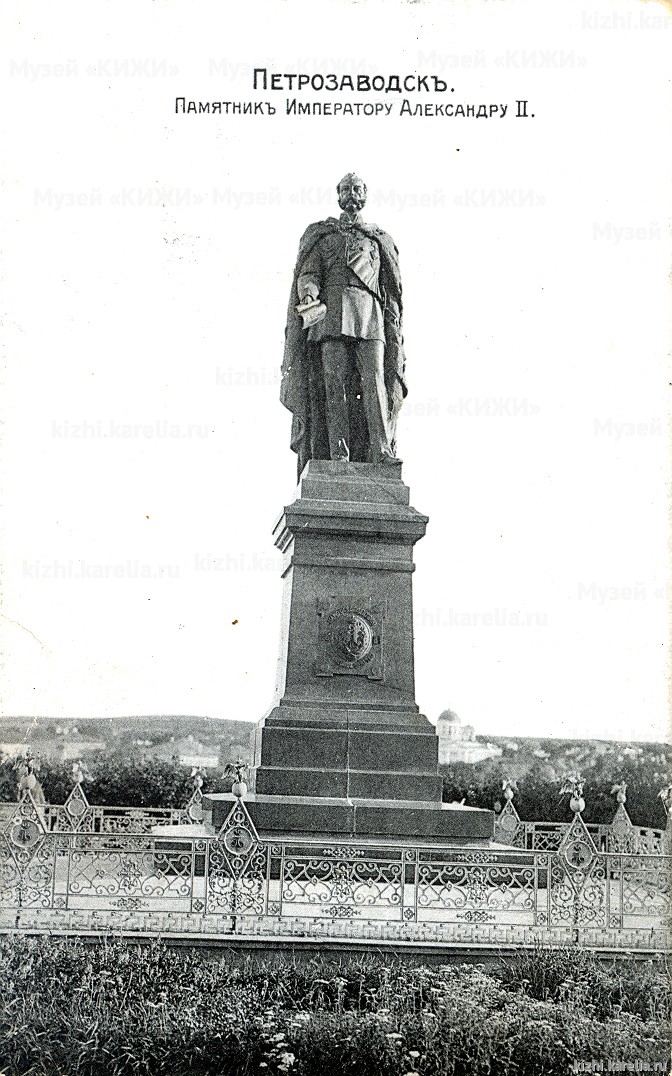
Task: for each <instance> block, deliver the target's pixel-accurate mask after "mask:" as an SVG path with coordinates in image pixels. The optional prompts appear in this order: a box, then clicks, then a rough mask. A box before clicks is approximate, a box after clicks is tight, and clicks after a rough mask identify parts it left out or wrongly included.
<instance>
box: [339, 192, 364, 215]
mask: <svg viewBox="0 0 672 1076" xmlns="http://www.w3.org/2000/svg"><path fill="white" fill-rule="evenodd" d="M365 202H366V198H364V197H363V196H362V197H360V195H357V194H344V195H343V196H342V197H341V198H339V199H338V204H339V206H340V207H341V209H343V210H345V211H346V212H347V213H359V211H360V209H363V208H364V203H365Z"/></svg>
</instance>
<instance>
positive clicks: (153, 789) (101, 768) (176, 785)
mask: <svg viewBox="0 0 672 1076" xmlns="http://www.w3.org/2000/svg"><path fill="white" fill-rule="evenodd" d="M72 770H73V764H72V762H54V761H50V760H48V759H46V760H44V761H40V762H39V769H38V770H37V771H36V772H37V777H38V779H39V782H40V785H41V787H42V790H43V793H44V799H45V802H46V803H64V802H65V800H66V799H67V797H68V795H69V794H70V792H72V788H73V783H74V782H73V777H72ZM191 773H192V770H191V767H189V766H181V765H180V764H179V762H177V761H172V762H165V761H163V760H161V759H155V758H145V757H140V758H137V759H133V758H129V757H128V756H127V755H122V754H113V755H104V756H101V757H99V758H96V759H92V760H91V761H90V762H88V761H87V763H86V778H85V780H84V782H83V785H82V787H83V789H84V792H85V793H86V796H87V799H88V800H89V803H93V804H96V806H101V807H183V806H184V805H185V803H186V802H187V801H188V799H189V797H190V795H191V793H192V792H193V781H192V779H191ZM202 776H203V792H229V791H230V790H231V778H225V777H223V776H222V774H221V771H220V770H215V771H212V770H206V771H203V772H202ZM16 798H17V771H16V770H15V768H14V760H13V759H6V760H5V761H4V762H3V763H2V764H0V800H5V801H7V800H15V799H16ZM0 1076H1V1074H0Z"/></svg>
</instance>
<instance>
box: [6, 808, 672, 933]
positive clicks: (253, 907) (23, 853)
mask: <svg viewBox="0 0 672 1076" xmlns="http://www.w3.org/2000/svg"><path fill="white" fill-rule="evenodd" d="M83 814H84V812H80V815H83ZM170 830H171V827H169V826H166V827H165V828H164V830H163V832H161V833H155V834H147V833H128V832H89V831H85V832H81V831H77V830H69V831H64V832H60V831H59V830H58V829H56V830H52V829H50V828H49V822H48V818H47V816H46V813H45V811H44V810H43V809H42V808H40V806H39V805H36V804H35V803H34V801H33V800H32V798H31V797H30V796H29V795H28V796H26V797H24V799H23V800H22V801H21V802H20V803H19V804H16V805H15V807H14V811H13V814H12V815H11V817H10V818H9V819H8V820H6V823H5V826H4V830H3V831H2V832H0V916H2V920H1V921H2V923H3V925H4V926H5V927H6V928H7V927H10V926H14V927H16V926H18V927H19V928H21V927H23V928H24V929H31V928H32V929H35V928H37V929H39V928H40V927H41V926H42V925H43V928H44V929H50V928H51V926H52V925H53V919H50V918H49V917H50V916H53V915H57V916H60V917H61V918H60V919H58V920H57V922H58V924H60V925H64V926H67V925H68V924H69V923H75V924H76V925H78V926H79V927H80V928H83V927H84V926H85V925H86V924H89V928H90V929H100V928H101V926H105V925H107V926H114V927H115V928H116V929H128V930H133V929H134V928H135V929H140V927H139V926H138V923H141V927H142V929H143V930H145V931H150V932H151V931H153V930H155V931H157V932H162V933H165V932H167V931H170V930H176V929H179V930H182V931H191V932H194V933H198V932H202V933H208V932H210V933H221V934H227V933H228V934H232V933H233V934H242V935H246V934H259V935H284V934H288V933H289V934H292V933H293V934H303V935H305V936H308V937H310V936H322V937H325V936H338V937H344V936H348V937H362V938H367V937H376V938H381V939H384V938H390V939H394V938H400V939H407V940H408V939H410V940H414V939H415V940H429V941H433V940H434V941H440V942H445V943H447V944H451V943H453V944H459V943H460V942H461V941H462V942H464V941H465V939H466V940H471V941H476V942H477V943H479V944H486V943H491V944H499V943H500V942H501V941H502V940H503V939H504V940H505V939H506V938H511V939H513V942H514V943H515V941H516V940H517V939H520V938H521V937H522V938H523V940H524V943H525V944H531V943H532V942H533V941H535V940H542V941H545V942H547V943H548V942H553V941H555V942H558V941H574V942H576V943H578V944H582V943H583V944H590V945H603V946H606V947H611V948H615V949H618V948H619V947H620V948H622V949H630V948H632V947H633V946H634V947H637V946H639V947H644V948H646V947H648V948H653V949H655V948H658V949H660V948H665V947H666V946H667V944H668V940H669V927H670V922H669V916H670V892H669V882H670V857H668V856H662V855H660V854H639V853H627V852H611V851H603V850H601V849H600V847H599V843H598V842H599V835H598V836H596V835H595V834H594V831H593V830H592V829H591V828H590V827H588V826H586V825H585V823H584V822H583V820H582V818H581V816H580V815H579V814H577V815H576V816H575V818H574V820H573V822H572V823H571V824H570V825H569V826H568V827H565V828H564V830H563V831H562V840H561V842H560V844H559V846H558V848H557V849H556V850H543V851H539V850H535V849H531V850H526V849H520V848H515V847H508V848H507V847H503V846H500V847H497V846H491V847H487V848H445V847H444V848H441V847H437V846H421V845H415V846H413V845H411V844H410V842H409V843H406V844H395V843H394V842H390V841H381V842H380V843H379V844H376V845H374V844H372V843H365V842H358V841H355V840H349V841H348V842H347V843H339V842H338V841H336V840H334V841H329V842H324V841H319V842H318V841H316V840H312V841H311V840H308V839H305V840H296V839H295V840H292V841H291V842H289V841H287V842H272V841H265V840H262V839H260V837H259V835H258V833H257V832H256V830H255V828H254V825H253V823H252V820H251V818H250V815H249V813H248V811H247V808H246V806H245V804H244V803H243V802H242V801H240V800H237V799H232V801H231V809H230V811H229V814H228V816H227V818H226V820H225V821H224V824H223V825H222V827H221V829H220V830H219V832H218V833H216V834H209V833H207V832H206V830H205V829H203V830H202V832H200V833H199V834H198V835H189V834H185V835H182V834H171V832H170ZM140 916H141V917H142V919H139V918H138V917H140ZM68 917H70V918H68ZM134 917H135V918H134ZM176 923H179V926H176ZM345 931H347V932H348V933H347V934H346V933H344V932H345ZM339 932H340V933H339ZM521 932H522V934H521Z"/></svg>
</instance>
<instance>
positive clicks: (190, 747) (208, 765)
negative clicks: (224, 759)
mask: <svg viewBox="0 0 672 1076" xmlns="http://www.w3.org/2000/svg"><path fill="white" fill-rule="evenodd" d="M150 753H151V754H152V755H153V756H154V757H155V758H160V759H163V760H164V761H165V762H170V761H171V760H172V759H174V758H176V759H177V761H178V762H179V763H180V765H181V766H196V767H202V768H203V769H204V770H214V769H215V768H216V767H217V766H219V752H218V751H217V748H216V747H212V746H207V747H206V746H205V744H202V743H199V741H198V740H197V739H195V737H194V736H192V734H191V733H189V735H188V736H183V737H182V738H181V739H179V740H176V739H175V737H174V736H171V738H170V739H169V740H166V741H165V742H164V743H162V744H159V745H158V746H157V747H155V748H153V749H152V751H151V752H150Z"/></svg>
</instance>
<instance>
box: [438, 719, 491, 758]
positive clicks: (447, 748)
mask: <svg viewBox="0 0 672 1076" xmlns="http://www.w3.org/2000/svg"><path fill="white" fill-rule="evenodd" d="M436 731H437V733H438V736H439V764H440V765H444V766H446V765H448V764H449V763H451V762H482V761H483V760H484V759H486V758H499V756H500V755H501V754H502V749H501V747H497V745H496V744H494V743H484V742H483V741H482V740H477V739H476V734H475V733H474V727H473V725H463V724H462V721H461V720H460V718H459V717H458V716H457V714H456V713H453V711H452V710H444V711H443V713H441V714H439V717H438V720H437V722H436Z"/></svg>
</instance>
